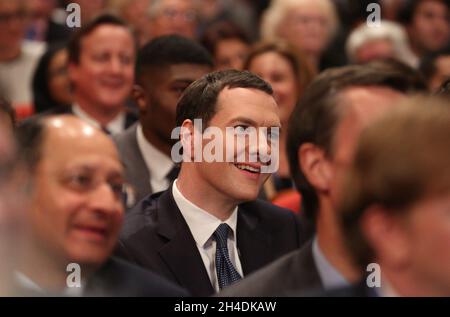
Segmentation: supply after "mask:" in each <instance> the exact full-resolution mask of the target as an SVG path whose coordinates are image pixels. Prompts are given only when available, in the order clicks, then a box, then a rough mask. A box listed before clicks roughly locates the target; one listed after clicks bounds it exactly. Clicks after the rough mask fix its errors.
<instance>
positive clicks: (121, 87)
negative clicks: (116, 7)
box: [68, 15, 137, 134]
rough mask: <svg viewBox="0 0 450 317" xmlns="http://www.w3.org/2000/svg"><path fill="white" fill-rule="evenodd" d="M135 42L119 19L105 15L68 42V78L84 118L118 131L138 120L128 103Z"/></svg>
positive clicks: (73, 109)
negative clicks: (127, 108) (128, 107)
mask: <svg viewBox="0 0 450 317" xmlns="http://www.w3.org/2000/svg"><path fill="white" fill-rule="evenodd" d="M135 59H136V43H135V40H134V37H133V33H132V31H131V30H130V29H129V27H128V26H127V25H126V24H125V23H124V22H123V21H122V20H120V19H119V18H116V17H114V16H110V15H102V16H99V17H97V18H96V19H94V20H92V21H91V22H89V23H87V24H86V25H84V26H83V27H82V28H81V29H80V30H78V31H77V32H76V33H75V34H74V36H73V37H72V39H71V40H70V42H69V67H68V71H69V78H70V81H71V84H72V86H73V96H74V104H73V106H72V107H71V109H70V112H71V113H74V114H75V115H77V116H78V117H80V118H81V119H83V120H85V121H87V122H89V123H90V124H92V125H94V126H96V127H99V128H100V127H101V128H102V129H103V130H104V131H105V132H107V133H110V134H117V133H120V132H122V131H124V130H125V128H127V127H129V126H131V125H132V124H133V123H134V122H135V121H136V119H137V118H136V115H134V114H133V113H131V112H129V111H127V110H126V107H125V104H126V101H127V98H128V97H129V95H130V93H131V88H132V86H133V80H134V66H135Z"/></svg>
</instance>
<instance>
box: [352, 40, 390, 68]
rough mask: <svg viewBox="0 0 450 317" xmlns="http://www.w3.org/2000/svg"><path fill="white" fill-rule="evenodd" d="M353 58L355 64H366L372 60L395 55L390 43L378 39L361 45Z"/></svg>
mask: <svg viewBox="0 0 450 317" xmlns="http://www.w3.org/2000/svg"><path fill="white" fill-rule="evenodd" d="M355 56H356V62H357V63H367V62H370V61H372V60H377V59H385V58H391V57H395V53H394V47H393V46H392V43H391V41H389V40H383V39H380V40H373V41H370V42H367V43H366V44H364V45H362V46H361V47H360V48H358V50H357V51H356V54H355Z"/></svg>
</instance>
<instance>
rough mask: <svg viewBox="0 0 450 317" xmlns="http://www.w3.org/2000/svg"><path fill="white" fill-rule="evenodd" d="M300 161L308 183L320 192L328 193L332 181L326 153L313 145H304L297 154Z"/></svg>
mask: <svg viewBox="0 0 450 317" xmlns="http://www.w3.org/2000/svg"><path fill="white" fill-rule="evenodd" d="M297 155H298V161H299V164H300V168H301V170H302V172H303V174H304V175H305V176H306V178H307V180H308V182H309V183H310V184H311V185H312V186H313V187H314V188H316V189H317V190H319V191H328V189H329V188H330V183H331V180H332V171H331V166H330V162H329V161H328V160H327V158H326V155H325V151H324V150H323V149H321V148H320V147H318V146H317V145H315V144H312V143H304V144H302V145H301V146H300V148H299V149H298V152H297Z"/></svg>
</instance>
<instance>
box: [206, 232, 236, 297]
mask: <svg viewBox="0 0 450 317" xmlns="http://www.w3.org/2000/svg"><path fill="white" fill-rule="evenodd" d="M229 231H230V227H229V226H228V225H227V224H226V223H222V224H220V225H219V227H217V229H216V231H215V232H214V234H213V237H214V239H215V241H216V272H217V279H218V282H219V288H220V289H223V288H224V287H226V286H228V285H231V284H233V283H234V282H236V281H238V280H240V279H241V278H242V277H241V275H240V274H239V273H238V271H236V269H235V267H234V265H233V263H232V262H231V260H230V256H229V254H228V245H227V242H228V234H229Z"/></svg>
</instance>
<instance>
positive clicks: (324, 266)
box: [312, 237, 350, 289]
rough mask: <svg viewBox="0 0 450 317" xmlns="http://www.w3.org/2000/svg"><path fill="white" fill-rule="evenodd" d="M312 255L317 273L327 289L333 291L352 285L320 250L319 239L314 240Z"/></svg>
mask: <svg viewBox="0 0 450 317" xmlns="http://www.w3.org/2000/svg"><path fill="white" fill-rule="evenodd" d="M312 253H313V258H314V262H315V263H316V267H317V271H318V272H319V276H320V279H321V280H322V283H323V285H324V288H325V289H333V288H337V287H343V286H348V285H350V284H349V282H348V281H347V280H346V279H345V278H344V277H343V276H342V274H341V273H340V272H339V271H338V270H336V269H335V268H334V266H333V265H332V264H331V263H330V262H328V260H327V258H326V257H325V255H324V254H323V252H322V250H321V249H320V246H319V243H318V240H317V237H315V238H314V241H313V246H312Z"/></svg>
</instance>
